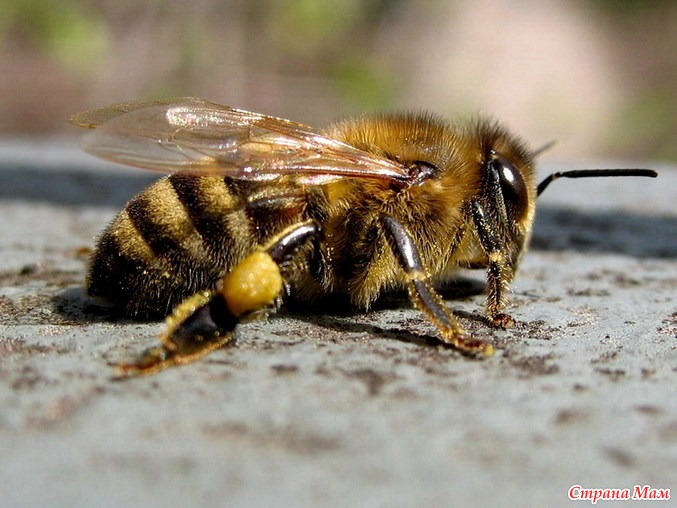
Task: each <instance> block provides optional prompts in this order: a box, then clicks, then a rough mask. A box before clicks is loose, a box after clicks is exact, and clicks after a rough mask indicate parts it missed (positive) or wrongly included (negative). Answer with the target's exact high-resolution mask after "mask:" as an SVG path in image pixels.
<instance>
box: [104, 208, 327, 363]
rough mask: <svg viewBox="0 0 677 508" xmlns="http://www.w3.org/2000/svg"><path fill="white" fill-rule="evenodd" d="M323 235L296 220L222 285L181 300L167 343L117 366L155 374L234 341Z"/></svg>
mask: <svg viewBox="0 0 677 508" xmlns="http://www.w3.org/2000/svg"><path fill="white" fill-rule="evenodd" d="M318 233H319V226H318V225H317V223H316V222H315V221H312V220H311V221H306V222H301V223H297V224H294V225H292V226H290V227H288V228H286V229H284V230H283V231H282V232H280V233H279V234H278V235H276V236H274V237H273V238H272V239H271V240H269V241H268V242H267V243H266V244H264V245H262V246H259V247H258V248H257V249H256V250H255V251H254V252H252V253H251V254H250V255H249V256H247V257H246V258H244V259H243V260H242V261H241V262H240V263H238V264H237V265H236V266H234V267H233V269H232V270H231V271H230V272H228V273H227V274H226V275H225V276H224V277H223V279H222V280H221V283H220V284H219V287H218V288H217V289H215V290H211V291H202V292H200V293H197V294H195V295H193V296H191V297H190V298H188V299H186V300H184V301H183V302H182V303H181V304H179V305H178V306H177V307H176V308H175V309H174V311H173V312H172V314H171V315H170V316H168V317H167V330H166V332H165V333H164V334H163V335H162V337H161V338H160V340H161V342H162V343H161V344H160V345H159V346H157V347H154V348H151V349H148V350H146V351H145V352H144V353H143V354H142V355H141V356H140V357H139V358H137V360H136V361H135V362H134V363H130V364H118V365H115V366H116V367H118V369H119V370H120V372H121V374H122V375H123V376H130V375H135V374H152V373H155V372H158V371H160V370H163V369H166V368H167V367H171V366H173V365H181V364H184V363H189V362H192V361H194V360H197V359H198V358H202V357H203V356H205V355H207V354H208V353H210V352H211V351H214V350H216V349H218V348H220V347H222V346H223V345H225V344H227V343H228V342H230V340H231V339H232V336H233V332H234V330H235V327H236V326H237V325H238V324H239V323H241V322H243V321H245V320H246V319H247V318H249V317H251V316H253V315H255V314H257V313H259V312H261V311H263V310H265V309H270V308H271V307H272V306H273V304H274V303H275V302H276V300H278V299H279V298H280V297H281V296H282V294H283V292H284V287H285V281H284V279H283V276H282V272H281V267H282V266H284V265H285V264H286V263H288V262H289V261H291V259H292V258H293V256H294V254H295V253H296V252H297V251H298V250H299V248H300V247H301V246H303V245H304V244H305V243H306V242H307V241H308V240H309V239H311V238H315V237H316V236H317V234H318Z"/></svg>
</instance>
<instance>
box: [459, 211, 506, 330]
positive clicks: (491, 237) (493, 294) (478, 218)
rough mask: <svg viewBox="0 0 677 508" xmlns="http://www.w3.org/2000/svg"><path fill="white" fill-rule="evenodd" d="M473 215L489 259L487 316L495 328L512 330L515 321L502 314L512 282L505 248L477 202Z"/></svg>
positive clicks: (481, 242)
mask: <svg viewBox="0 0 677 508" xmlns="http://www.w3.org/2000/svg"><path fill="white" fill-rule="evenodd" d="M470 213H471V215H472V219H473V222H474V223H475V227H476V228H477V234H478V237H479V240H480V244H481V245H482V249H484V252H485V254H486V256H487V258H488V259H489V263H488V266H487V304H486V314H487V317H488V318H489V320H490V321H491V322H492V324H493V325H494V326H498V327H500V328H510V327H512V326H515V320H514V319H513V317H512V316H510V315H509V314H506V313H504V312H501V310H502V309H503V308H504V307H505V304H506V300H507V293H508V283H509V282H510V280H512V275H513V274H512V269H511V268H510V267H509V266H508V263H507V262H506V255H505V250H506V249H505V246H504V245H503V244H502V242H501V241H500V240H499V236H498V234H497V233H496V231H495V230H494V228H493V227H492V226H491V222H490V220H489V217H488V214H487V213H486V212H485V209H484V207H483V206H482V205H481V204H480V203H479V202H477V201H473V202H472V203H471V212H470Z"/></svg>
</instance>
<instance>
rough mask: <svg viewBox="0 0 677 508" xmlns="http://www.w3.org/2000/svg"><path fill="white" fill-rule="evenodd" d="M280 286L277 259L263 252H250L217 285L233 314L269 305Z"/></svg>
mask: <svg viewBox="0 0 677 508" xmlns="http://www.w3.org/2000/svg"><path fill="white" fill-rule="evenodd" d="M282 289H283V281H282V275H281V274H280V268H279V266H278V265H277V263H276V262H275V261H274V260H273V258H271V257H270V255H269V254H268V253H267V252H262V251H258V252H254V253H252V254H250V255H249V256H247V257H246V258H245V259H243V260H242V262H240V263H239V264H238V265H237V266H235V267H234V268H233V269H232V271H231V272H230V273H228V275H226V276H225V277H224V278H223V287H222V289H221V291H222V293H223V296H224V297H225V299H226V305H227V306H228V309H229V310H230V311H231V312H232V313H233V315H234V316H236V317H239V316H242V315H243V314H245V313H247V312H251V311H254V310H259V309H261V308H263V307H265V306H267V305H271V304H272V303H273V302H274V301H275V298H277V297H278V296H279V295H280V294H281V293H282Z"/></svg>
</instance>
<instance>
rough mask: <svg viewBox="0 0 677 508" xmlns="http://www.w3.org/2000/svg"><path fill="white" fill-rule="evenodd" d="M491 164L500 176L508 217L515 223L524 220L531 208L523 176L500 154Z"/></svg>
mask: <svg viewBox="0 0 677 508" xmlns="http://www.w3.org/2000/svg"><path fill="white" fill-rule="evenodd" d="M491 164H492V166H493V168H494V170H495V171H496V174H497V175H498V181H499V184H500V185H501V193H502V194H503V201H504V203H505V207H506V211H507V212H508V217H510V218H511V219H512V220H514V221H519V220H521V219H523V218H524V217H525V216H526V214H527V211H528V208H529V195H528V193H527V186H526V184H525V183H524V178H522V174H521V173H520V171H519V170H518V169H517V168H516V167H515V166H513V164H512V163H511V162H510V161H509V160H508V159H506V158H505V157H502V156H501V155H498V154H494V155H493V158H492V160H491Z"/></svg>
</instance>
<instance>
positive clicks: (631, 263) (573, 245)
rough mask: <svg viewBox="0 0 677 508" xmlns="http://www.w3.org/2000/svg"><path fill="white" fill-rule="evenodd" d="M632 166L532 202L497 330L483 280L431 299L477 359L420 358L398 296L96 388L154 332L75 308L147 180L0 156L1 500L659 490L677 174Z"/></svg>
mask: <svg viewBox="0 0 677 508" xmlns="http://www.w3.org/2000/svg"><path fill="white" fill-rule="evenodd" d="M624 165H626V164H623V163H610V164H609V166H624ZM633 165H634V164H633ZM586 166H588V164H585V163H582V164H580V165H578V167H586ZM648 166H651V167H654V168H655V169H657V170H659V171H660V173H661V174H660V178H659V179H658V180H649V179H626V180H623V179H599V180H595V181H592V180H588V181H578V182H575V181H562V182H557V183H555V184H553V185H552V187H551V188H549V189H548V191H547V193H546V194H545V195H544V196H543V198H542V200H541V202H540V203H539V205H540V206H539V213H538V217H537V222H536V226H535V231H534V238H533V244H532V248H531V250H530V252H528V253H527V255H526V256H525V258H524V261H523V264H522V267H521V271H520V273H519V274H518V277H517V280H516V282H515V283H514V285H513V294H512V299H511V303H510V306H509V312H511V313H512V315H513V316H514V317H515V318H516V319H517V320H518V321H519V325H518V326H517V327H516V328H515V329H512V330H507V331H502V330H495V329H492V328H489V327H488V326H487V325H486V324H485V322H484V321H483V318H482V306H483V296H482V295H481V294H480V292H481V290H482V281H483V274H482V273H481V272H468V273H463V274H462V276H461V278H460V279H459V282H458V284H455V285H453V286H451V287H450V288H448V290H447V291H446V295H447V297H448V298H449V300H448V304H449V305H450V306H451V307H452V308H453V309H454V310H455V311H456V312H457V313H458V314H459V315H460V317H461V320H462V322H463V323H464V325H465V326H466V327H467V328H469V329H470V330H472V331H473V332H474V334H475V335H476V336H477V337H483V338H487V339H490V340H491V341H493V343H494V344H495V345H496V348H497V354H496V355H495V356H494V357H493V358H491V359H488V360H484V361H478V360H472V359H469V358H466V357H463V356H461V355H459V354H458V353H456V352H454V351H452V350H449V349H445V348H443V347H441V346H439V344H438V343H437V342H436V341H435V339H434V336H435V335H434V331H433V329H432V327H431V326H430V325H429V324H428V323H427V322H426V321H425V320H424V319H423V318H422V316H421V315H420V314H419V313H417V312H416V311H414V310H412V309H411V308H410V306H409V305H408V304H407V301H406V299H405V298H403V297H401V296H395V297H391V298H388V299H386V300H385V301H384V302H382V303H380V304H379V305H378V306H377V307H376V308H375V309H373V310H372V311H370V312H368V313H352V314H351V313H346V312H336V311H332V310H331V309H313V310H311V311H310V312H302V311H303V309H294V310H293V311H283V312H281V313H280V314H278V315H276V316H273V317H271V319H269V320H268V321H265V322H264V321H261V322H254V323H251V324H247V325H244V326H242V327H241V328H240V330H239V332H238V336H237V341H236V343H235V345H234V346H232V347H228V348H227V349H224V350H220V351H218V352H216V353H214V354H212V355H211V356H209V357H208V358H206V359H205V360H203V361H200V362H198V363H195V364H191V365H188V366H185V367H182V368H175V369H170V370H168V371H165V372H162V373H160V374H158V375H156V376H150V377H145V378H136V379H130V380H126V381H115V380H113V379H112V376H113V374H114V372H113V371H112V370H111V368H109V367H108V366H107V365H106V361H110V360H120V359H127V358H130V357H131V356H133V355H134V354H135V353H136V352H138V351H140V350H142V349H144V348H146V347H148V346H151V345H153V344H154V341H155V340H156V337H157V335H158V333H159V332H160V331H161V330H162V324H160V323H134V322H127V321H122V320H119V319H115V318H113V317H111V316H109V315H107V314H106V312H102V311H101V309H98V308H97V307H95V306H93V305H92V304H91V302H89V300H88V299H87V298H86V297H85V296H84V294H83V290H82V284H83V278H84V274H85V267H86V257H87V252H88V249H91V247H92V245H93V240H94V238H95V236H96V235H97V233H98V232H99V231H100V230H101V229H102V228H103V227H104V225H105V224H106V223H107V222H108V221H109V220H110V219H111V218H112V217H113V215H114V213H115V212H116V211H117V210H119V209H120V208H121V207H122V205H123V204H124V202H125V201H126V200H127V199H128V198H129V197H131V196H132V195H133V194H134V193H135V192H137V191H138V190H140V189H142V188H143V187H145V186H146V185H147V184H148V183H149V182H151V181H152V180H153V178H155V177H156V175H152V174H149V173H144V172H140V171H132V170H127V169H124V168H118V167H114V166H112V165H107V164H103V163H100V162H97V161H96V160H94V159H93V158H90V157H88V156H86V155H84V154H80V152H79V151H78V149H77V147H75V146H73V145H71V144H68V143H39V142H22V141H19V140H14V141H13V140H6V141H4V142H2V143H0V221H1V223H2V234H1V236H0V249H1V253H2V255H1V256H0V450H1V452H0V454H1V456H2V460H0V506H3V507H5V506H8V507H9V506H68V507H80V506H81V507H92V506H106V507H107V506H116V507H117V506H141V505H143V506H148V507H154V506H188V507H190V506H245V507H255V506H329V507H331V506H370V507H371V506H374V507H405V506H487V507H488V506H492V507H493V506H515V507H517V506H519V507H525V506H534V507H535V506H539V507H541V506H554V507H556V506H569V505H572V504H575V503H573V502H572V501H570V500H569V499H568V497H567V492H568V490H569V488H570V487H571V486H572V485H575V484H580V485H582V486H583V487H585V488H630V489H632V487H633V486H634V485H646V484H649V485H651V486H652V487H655V488H662V489H666V488H671V489H672V493H673V496H674V495H677V492H674V489H675V487H677V473H676V471H677V397H676V395H677V391H676V390H675V386H676V385H675V375H676V373H677V350H676V348H675V347H676V345H677V305H676V303H675V289H676V288H677V267H676V264H675V257H676V255H677V209H676V207H675V201H676V198H677V194H675V189H677V168H675V167H669V166H665V165H662V166H661V165H651V164H649V165H648ZM553 169H561V168H554V167H553V166H547V167H544V168H541V174H542V175H545V174H546V173H547V172H549V171H551V170H553ZM671 502H674V497H673V500H672V501H671ZM586 503H587V501H586ZM610 504H611V503H606V502H600V503H598V505H599V506H609V505H610ZM616 504H617V505H622V506H632V505H640V504H641V502H633V501H626V502H623V503H616ZM667 504H668V503H653V504H652V506H659V505H660V506H662V505H667Z"/></svg>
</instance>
